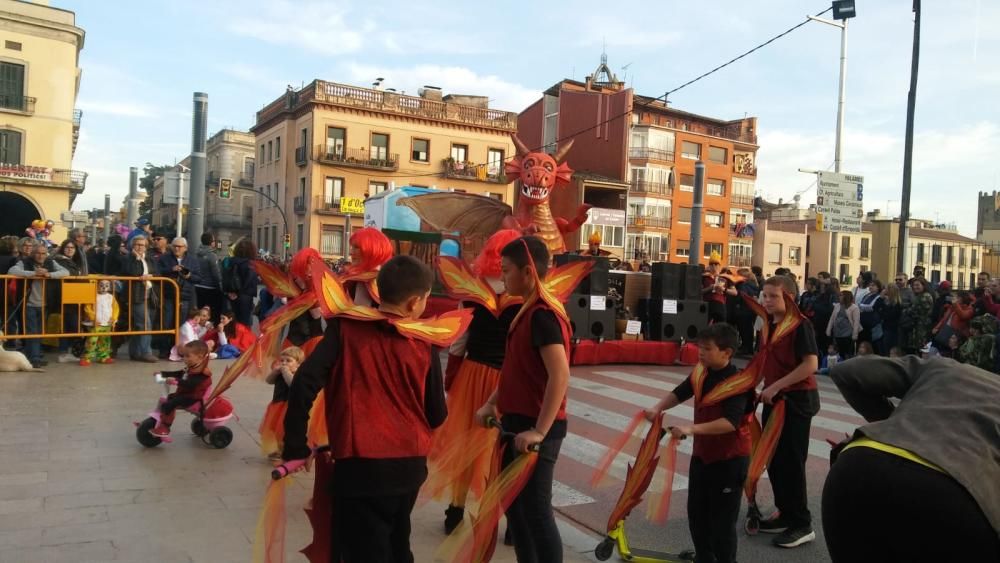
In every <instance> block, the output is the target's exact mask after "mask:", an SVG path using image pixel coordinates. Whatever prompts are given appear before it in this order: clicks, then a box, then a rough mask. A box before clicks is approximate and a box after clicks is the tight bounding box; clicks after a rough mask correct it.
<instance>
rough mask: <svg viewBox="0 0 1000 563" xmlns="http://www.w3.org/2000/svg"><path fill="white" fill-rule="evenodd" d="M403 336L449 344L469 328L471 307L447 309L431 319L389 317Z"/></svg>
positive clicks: (437, 343) (440, 345) (438, 343)
mask: <svg viewBox="0 0 1000 563" xmlns="http://www.w3.org/2000/svg"><path fill="white" fill-rule="evenodd" d="M389 322H390V323H392V324H393V326H395V327H396V330H397V331H399V333H400V334H402V335H403V336H408V337H410V338H416V339H417V340H422V341H424V342H427V343H430V344H432V345H434V346H439V347H442V348H444V347H447V346H451V345H452V343H454V342H455V341H456V340H458V337H459V336H461V335H462V333H464V332H465V330H466V329H467V328H469V324H470V323H471V322H472V309H459V310H457V311H448V312H447V313H444V314H442V315H438V316H437V317H434V318H432V319H405V318H400V319H389Z"/></svg>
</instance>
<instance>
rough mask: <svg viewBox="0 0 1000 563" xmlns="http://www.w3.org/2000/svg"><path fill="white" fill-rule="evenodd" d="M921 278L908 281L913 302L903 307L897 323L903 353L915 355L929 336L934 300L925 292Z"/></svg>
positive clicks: (924, 285) (924, 284)
mask: <svg viewBox="0 0 1000 563" xmlns="http://www.w3.org/2000/svg"><path fill="white" fill-rule="evenodd" d="M926 283H927V282H926V281H924V279H923V278H914V279H912V280H910V289H912V290H913V301H911V302H910V304H909V305H904V306H903V315H902V317H901V318H900V321H899V331H900V342H901V344H902V348H903V351H905V352H906V353H907V354H915V353H917V351H918V350H920V349H921V348H923V347H924V344H926V343H927V340H928V338H930V335H931V326H933V325H931V310H932V309H933V308H934V298H933V297H931V294H930V292H929V291H927V285H926Z"/></svg>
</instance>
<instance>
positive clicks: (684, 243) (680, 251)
mask: <svg viewBox="0 0 1000 563" xmlns="http://www.w3.org/2000/svg"><path fill="white" fill-rule="evenodd" d="M674 254H675V255H677V256H680V257H683V258H687V257H688V256H691V241H689V240H679V241H677V250H676V251H675V252H674Z"/></svg>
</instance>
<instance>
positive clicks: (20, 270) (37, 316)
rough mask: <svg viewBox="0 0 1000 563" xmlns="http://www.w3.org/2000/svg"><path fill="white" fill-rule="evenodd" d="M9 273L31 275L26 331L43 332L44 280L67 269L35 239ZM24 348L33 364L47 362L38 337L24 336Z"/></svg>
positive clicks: (61, 274) (62, 274) (37, 366)
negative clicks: (29, 248)
mask: <svg viewBox="0 0 1000 563" xmlns="http://www.w3.org/2000/svg"><path fill="white" fill-rule="evenodd" d="M8 273H9V274H11V275H14V276H20V277H22V278H34V281H31V282H30V283H29V285H30V290H27V293H28V297H27V302H26V303H25V328H26V330H25V334H42V328H43V327H44V324H43V323H44V322H45V319H44V318H43V312H44V309H45V297H46V295H45V281H44V280H45V279H59V278H64V277H66V276H67V275H69V272H67V271H66V270H65V269H64V268H63V267H62V266H60V265H59V264H57V263H56V262H55V261H54V260H52V258H50V257H49V251H48V249H47V248H45V245H44V244H42V243H40V242H38V243H35V245H34V247H32V250H31V256H30V257H27V256H26V257H24V258H22V259H21V261H19V262H17V263H15V264H14V265H13V266H12V267H11V269H10V271H9V272H8ZM56 283H58V282H56ZM24 348H25V351H26V352H27V356H28V360H29V361H30V362H31V365H32V366H34V367H36V368H40V367H43V366H45V365H47V364H48V362H46V361H44V360H42V341H41V339H39V338H26V339H25V345H24Z"/></svg>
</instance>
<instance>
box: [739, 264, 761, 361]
mask: <svg viewBox="0 0 1000 563" xmlns="http://www.w3.org/2000/svg"><path fill="white" fill-rule="evenodd" d="M736 273H737V274H738V275H739V276H741V277H742V278H743V279H742V281H740V282H739V283H737V284H736V291H737V292H739V293H740V294H741V295H740V296H737V299H738V301H737V302H736V313H735V315H736V329H737V330H738V331H739V334H740V349H739V352H740V354H745V355H752V354H753V350H754V321H756V320H757V314H756V313H755V312H754V311H753V309H751V308H750V307H748V306H747V304H746V303H744V302H743V297H742V296H743V295H746V296H747V297H748V298H750V299H753V300H754V301H756V300H757V299H758V298H760V286H759V285H757V276H755V275H753V272H752V271H750V269H749V268H740V269H739V270H737V272H736Z"/></svg>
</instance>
